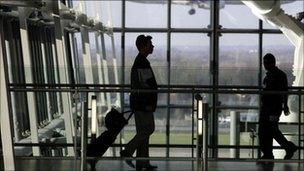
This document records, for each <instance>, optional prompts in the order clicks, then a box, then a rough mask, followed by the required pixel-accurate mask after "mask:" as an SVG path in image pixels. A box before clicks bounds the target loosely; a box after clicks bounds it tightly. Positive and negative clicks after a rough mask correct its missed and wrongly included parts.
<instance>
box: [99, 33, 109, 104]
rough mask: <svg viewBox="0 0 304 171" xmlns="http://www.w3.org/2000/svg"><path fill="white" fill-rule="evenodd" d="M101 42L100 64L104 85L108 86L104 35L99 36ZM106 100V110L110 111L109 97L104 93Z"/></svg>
mask: <svg viewBox="0 0 304 171" xmlns="http://www.w3.org/2000/svg"><path fill="white" fill-rule="evenodd" d="M100 40H101V51H102V59H103V60H102V63H103V73H104V83H105V84H110V81H109V68H108V61H107V53H106V44H105V39H104V33H101V34H100ZM106 100H107V107H108V110H110V109H111V96H110V93H106Z"/></svg>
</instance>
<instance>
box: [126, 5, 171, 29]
mask: <svg viewBox="0 0 304 171" xmlns="http://www.w3.org/2000/svg"><path fill="white" fill-rule="evenodd" d="M167 6H168V5H167V0H161V1H151V0H143V1H142V0H138V1H135V0H132V1H126V27H140V28H142V27H147V28H164V27H167V8H168V7H167Z"/></svg>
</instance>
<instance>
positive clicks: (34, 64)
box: [29, 24, 42, 127]
mask: <svg viewBox="0 0 304 171" xmlns="http://www.w3.org/2000/svg"><path fill="white" fill-rule="evenodd" d="M29 31H30V32H31V34H30V35H29V38H30V39H29V40H30V42H31V44H32V56H31V57H32V61H33V62H32V69H33V83H34V84H39V70H38V66H39V63H38V59H37V57H38V56H39V55H38V47H37V28H36V27H35V26H34V25H32V24H31V27H30V28H29ZM31 40H32V41H31ZM40 95H41V92H36V93H35V98H36V108H37V116H38V117H37V124H38V127H39V124H40V122H41V118H42V116H41V107H40V105H41V99H40Z"/></svg>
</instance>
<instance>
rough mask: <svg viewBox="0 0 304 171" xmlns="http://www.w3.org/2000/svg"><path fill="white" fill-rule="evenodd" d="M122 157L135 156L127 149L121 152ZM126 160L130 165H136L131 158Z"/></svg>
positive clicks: (133, 166)
mask: <svg viewBox="0 0 304 171" xmlns="http://www.w3.org/2000/svg"><path fill="white" fill-rule="evenodd" d="M120 156H121V157H133V156H132V155H131V154H129V153H128V152H127V151H126V150H122V151H121V152H120ZM125 162H126V163H127V165H128V166H130V167H132V168H135V165H134V164H133V162H132V160H131V159H126V160H125Z"/></svg>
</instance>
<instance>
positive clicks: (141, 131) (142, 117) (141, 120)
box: [121, 111, 154, 167]
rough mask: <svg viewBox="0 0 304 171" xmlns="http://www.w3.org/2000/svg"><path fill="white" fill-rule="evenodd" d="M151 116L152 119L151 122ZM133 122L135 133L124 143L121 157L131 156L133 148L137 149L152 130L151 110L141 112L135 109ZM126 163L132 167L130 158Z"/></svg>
mask: <svg viewBox="0 0 304 171" xmlns="http://www.w3.org/2000/svg"><path fill="white" fill-rule="evenodd" d="M151 116H152V119H153V120H152V121H153V122H151ZM135 124H136V132H137V133H136V135H135V136H134V137H133V139H132V140H131V141H130V142H129V143H128V144H127V145H126V147H125V150H123V151H121V155H122V156H123V157H129V156H132V155H133V153H134V152H135V150H137V149H138V148H139V147H140V146H142V143H143V142H144V141H145V140H146V139H149V137H150V135H151V134H152V133H153V132H154V118H153V113H152V112H142V111H136V112H135ZM126 162H127V164H128V165H130V166H131V167H133V165H131V162H130V160H129V161H127V160H126Z"/></svg>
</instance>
